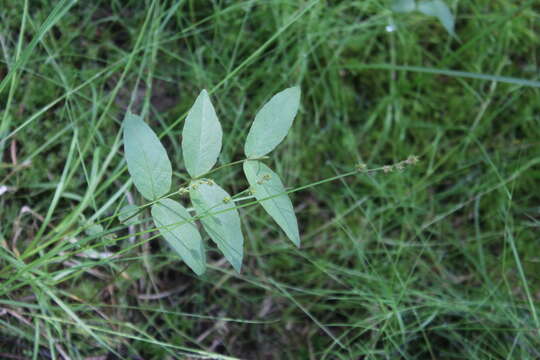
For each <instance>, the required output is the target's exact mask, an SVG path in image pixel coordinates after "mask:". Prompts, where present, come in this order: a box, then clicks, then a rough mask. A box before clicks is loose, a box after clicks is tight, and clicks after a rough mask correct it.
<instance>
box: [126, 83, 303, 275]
mask: <svg viewBox="0 0 540 360" xmlns="http://www.w3.org/2000/svg"><path fill="white" fill-rule="evenodd" d="M299 105H300V88H299V87H292V88H288V89H286V90H283V91H281V92H280V93H278V94H276V95H274V96H273V97H272V98H271V99H270V101H268V102H267V103H266V104H265V105H264V106H263V107H262V108H261V109H260V111H259V112H258V113H257V115H256V116H255V120H254V121H253V124H252V126H251V129H250V131H249V133H248V136H247V139H246V143H245V147H244V153H245V155H246V159H244V160H242V161H241V162H242V163H243V167H244V173H245V176H246V178H247V181H248V183H249V185H250V188H249V189H248V191H249V192H250V193H251V194H252V195H253V197H255V199H257V201H258V202H259V203H260V204H261V205H262V207H263V208H264V209H265V210H266V212H267V213H268V214H269V215H270V216H271V217H272V218H273V219H274V220H275V221H276V222H277V224H278V225H279V226H280V227H281V229H283V231H284V232H285V234H286V235H287V237H288V238H289V239H290V240H291V241H292V242H293V243H294V244H295V245H296V246H300V235H299V231H298V222H297V219H296V216H295V213H294V209H293V206H292V202H291V200H290V199H289V197H288V195H287V193H286V190H285V187H284V186H283V183H282V182H281V179H280V178H279V176H278V175H277V174H276V173H275V172H273V171H272V170H271V169H270V168H269V167H268V166H266V165H265V164H264V163H262V162H261V160H263V159H265V158H267V156H266V155H267V154H268V153H270V152H271V151H272V150H273V149H274V148H275V147H276V146H277V145H279V143H281V141H282V140H283V139H284V138H285V136H286V135H287V133H288V131H289V129H290V127H291V125H292V123H293V120H294V118H295V116H296V113H297V111H298V107H299ZM222 136H223V132H222V130H221V125H220V123H219V120H218V117H217V115H216V112H215V110H214V107H213V106H212V102H211V101H210V97H209V95H208V92H207V91H206V90H203V91H202V92H201V93H200V95H199V96H198V97H197V99H196V100H195V103H194V104H193V106H192V108H191V110H190V111H189V113H188V115H187V118H186V120H185V123H184V129H183V132H182V152H183V158H184V163H185V166H186V169H187V172H188V174H189V176H190V177H191V181H190V182H189V183H188V184H186V186H183V187H181V188H180V189H179V190H177V191H174V192H172V193H171V192H170V190H171V183H172V165H171V161H170V160H169V157H168V155H167V152H166V150H165V148H164V147H163V145H162V144H161V142H160V141H159V138H158V136H157V135H156V134H155V133H154V132H153V131H152V129H151V128H150V127H149V126H148V125H147V124H146V123H145V122H144V121H143V120H142V118H141V117H140V116H137V115H135V114H132V113H131V112H128V113H127V114H126V117H125V120H124V148H125V157H126V161H127V165H128V170H129V173H130V175H131V178H132V179H133V183H134V184H135V187H136V188H137V190H138V191H139V192H140V193H141V195H142V196H143V197H144V198H145V199H147V200H149V201H150V202H151V203H150V204H149V205H151V214H152V218H153V221H154V223H155V225H156V227H157V228H158V229H159V231H160V233H161V235H162V236H163V237H164V238H165V240H166V241H167V243H168V244H169V245H170V246H171V248H172V249H173V250H174V251H175V252H176V253H177V254H178V255H179V256H180V257H181V258H182V259H183V260H184V261H185V263H186V264H187V265H188V266H189V267H190V268H191V269H192V270H193V271H194V272H195V273H196V274H197V275H201V274H203V273H204V272H205V269H206V257H205V247H204V244H203V240H202V237H201V235H200V233H199V230H198V228H197V226H196V224H195V220H200V221H201V223H202V225H203V227H204V229H205V230H206V232H207V233H208V235H209V236H210V238H211V239H212V240H213V241H214V242H215V243H216V245H217V246H218V248H219V249H220V250H221V252H222V253H223V254H224V255H225V258H226V259H227V261H228V262H229V263H231V265H232V266H233V267H234V269H235V270H236V271H237V272H240V270H241V267H242V258H243V245H244V238H243V235H242V231H241V228H240V216H239V214H238V211H237V209H236V205H235V201H234V198H235V197H236V196H231V195H229V194H228V193H227V191H225V190H224V189H223V188H221V187H220V186H219V185H217V184H216V183H215V182H214V180H212V179H210V178H209V177H208V175H210V174H211V173H212V172H213V171H215V170H216V169H214V170H212V168H213V167H214V165H215V164H216V162H217V159H218V156H219V154H220V151H221V143H222ZM237 163H239V162H235V163H230V164H227V165H223V166H221V167H220V168H223V167H225V166H230V165H233V164H237ZM182 194H189V197H190V199H191V203H192V205H193V208H194V210H195V213H196V216H195V217H194V216H191V215H190V214H189V211H188V210H187V209H186V208H185V207H184V206H183V205H182V204H181V203H180V202H178V201H175V200H172V199H170V197H172V196H174V195H182ZM137 212H138V211H137V207H134V206H129V207H125V208H123V209H122V210H121V211H120V216H119V218H120V220H121V221H123V222H124V223H127V222H129V221H133V220H134V218H135V216H136V215H137Z"/></svg>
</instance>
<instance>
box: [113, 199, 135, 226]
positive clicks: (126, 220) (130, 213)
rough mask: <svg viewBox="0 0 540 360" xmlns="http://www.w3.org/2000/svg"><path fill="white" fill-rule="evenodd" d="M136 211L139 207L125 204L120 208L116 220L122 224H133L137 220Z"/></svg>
mask: <svg viewBox="0 0 540 360" xmlns="http://www.w3.org/2000/svg"><path fill="white" fill-rule="evenodd" d="M138 211H139V208H138V207H137V206H136V205H131V204H130V205H126V206H124V207H123V208H121V209H120V212H119V214H118V220H120V222H121V223H122V224H126V225H134V224H136V223H137V222H139V215H138V214H137V212H138Z"/></svg>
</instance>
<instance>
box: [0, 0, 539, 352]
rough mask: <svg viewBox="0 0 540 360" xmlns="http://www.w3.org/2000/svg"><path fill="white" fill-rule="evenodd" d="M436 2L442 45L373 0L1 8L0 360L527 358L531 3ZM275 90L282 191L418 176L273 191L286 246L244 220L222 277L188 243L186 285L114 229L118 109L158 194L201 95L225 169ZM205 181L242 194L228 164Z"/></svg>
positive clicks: (170, 260) (532, 269)
mask: <svg viewBox="0 0 540 360" xmlns="http://www.w3.org/2000/svg"><path fill="white" fill-rule="evenodd" d="M446 2H447V4H448V5H449V6H450V8H451V9H452V12H453V13H454V14H455V16H456V33H457V35H458V36H459V39H454V38H451V37H449V36H448V34H447V33H446V32H445V30H444V28H443V27H442V26H441V25H440V24H439V23H438V22H437V20H436V19H435V18H433V17H428V16H424V15H422V14H417V13H414V14H395V13H392V12H391V11H390V9H389V3H388V2H385V1H383V0H364V1H323V0H310V1H304V0H298V1H291V0H273V1H262V0H253V1H217V0H214V1H195V0H185V1H182V0H170V1H167V0H145V1H138V0H137V1H135V0H132V1H128V0H124V1H120V0H116V1H115V0H113V1H94V2H75V1H70V0H59V1H49V0H41V1H38V0H25V1H19V0H4V1H2V3H1V11H0V19H1V21H0V49H1V54H2V55H1V59H0V79H1V80H0V104H1V106H0V110H1V112H0V136H1V137H0V139H1V140H0V150H1V154H2V155H1V156H2V157H1V164H0V186H1V189H2V191H1V192H2V194H1V195H0V358H2V359H176V358H199V357H202V358H212V359H214V358H215V359H218V358H240V359H452V358H460V359H537V358H540V350H539V349H540V321H539V312H540V276H539V274H540V243H539V236H538V234H539V230H538V229H539V226H540V222H539V221H540V202H539V201H540V189H539V184H540V170H539V169H540V167H539V163H540V111H539V110H540V109H539V108H540V102H539V101H538V96H539V89H538V88H539V84H538V83H535V82H534V81H533V82H524V81H522V80H536V79H538V77H539V75H540V69H539V66H540V65H539V58H538V56H539V55H540V54H539V49H540V48H539V44H540V38H539V37H538V32H539V30H540V26H539V25H540V15H539V11H540V2H539V1H538V0H535V1H519V2H517V1H511V0H489V1H488V0H480V1H474V2H473V1H464V0H447V1H446ZM388 25H394V26H395V27H396V31H394V32H388V31H387V29H386V27H387V26H388ZM404 66H415V67H419V68H408V67H404ZM443 69H452V70H459V71H464V72H467V73H472V74H477V75H480V76H481V77H483V78H482V79H475V78H468V77H464V76H462V75H463V74H457V73H444V72H441V71H440V70H443ZM502 76H505V77H511V78H512V79H510V81H501V80H504V79H503V78H501V77H502ZM295 84H300V86H301V87H302V91H303V93H302V107H301V110H300V112H299V115H298V116H297V118H296V120H295V124H294V126H293V129H292V130H291V132H290V133H289V136H288V137H287V138H286V140H285V142H284V143H283V144H282V145H280V146H279V148H278V149H277V151H276V152H274V153H273V159H272V160H271V163H272V166H273V167H274V168H275V169H276V171H277V172H278V173H279V174H281V175H282V177H283V179H284V182H285V183H286V184H287V185H288V186H290V187H291V188H296V187H300V186H302V185H305V184H308V183H311V182H314V181H317V180H320V179H324V178H328V177H331V176H335V175H337V174H339V173H344V172H347V171H350V170H352V169H354V168H355V166H356V165H357V164H358V163H365V164H367V166H368V167H370V168H372V167H378V166H382V165H385V164H391V163H395V162H397V161H401V160H404V159H406V158H407V157H408V156H409V155H413V154H414V155H418V156H419V157H420V162H419V163H418V164H417V165H416V166H414V167H408V168H407V169H406V170H405V171H394V172H391V173H377V174H375V175H369V176H367V175H362V174H359V175H357V176H353V177H348V178H344V179H342V180H340V181H336V182H333V183H327V184H324V185H321V186H317V187H313V188H310V189H308V190H304V191H299V192H297V193H294V194H293V195H292V197H293V202H294V204H295V206H296V210H297V214H298V217H299V222H300V226H301V233H302V247H301V248H300V249H295V248H294V247H293V246H292V244H291V243H290V242H289V241H288V240H287V239H286V238H285V236H284V235H283V233H281V231H279V230H278V228H277V226H276V225H275V224H274V223H273V222H272V221H271V220H270V219H269V217H268V216H267V215H266V214H265V213H264V212H263V211H262V210H261V209H260V208H257V207H247V208H244V209H243V210H242V211H241V214H242V215H243V226H244V234H245V236H246V245H245V260H244V268H243V271H242V274H241V275H238V274H236V273H234V272H233V271H232V269H231V268H230V267H229V266H228V265H227V264H225V263H224V262H223V261H222V256H221V255H220V254H219V253H217V251H215V249H214V247H213V245H211V244H210V242H208V244H209V247H210V253H209V260H210V263H211V266H210V269H209V270H208V271H207V273H206V274H205V275H204V276H203V277H201V278H197V277H195V276H194V274H193V273H192V272H191V271H190V270H189V269H188V268H187V267H186V265H184V264H183V263H181V261H179V259H178V258H177V257H176V256H175V255H174V254H172V253H171V252H170V251H169V249H168V248H167V247H166V246H165V245H164V243H163V241H162V240H161V239H158V238H154V239H152V238H151V237H153V236H154V235H155V234H154V232H144V229H151V228H152V226H151V225H150V223H149V222H148V221H145V222H143V224H142V225H140V226H133V227H131V228H126V227H124V226H121V225H120V224H119V223H118V221H117V220H116V219H115V217H114V215H115V214H116V213H117V212H118V209H120V208H121V207H122V206H124V205H125V204H127V203H129V202H131V203H135V204H139V205H140V204H143V200H142V199H141V198H139V195H138V194H137V193H136V192H135V191H132V190H133V189H132V187H131V186H130V184H129V183H128V182H127V181H128V174H127V171H126V167H125V162H124V160H123V147H122V144H121V141H120V140H121V136H120V133H121V132H120V123H121V120H122V117H123V114H124V112H125V109H126V107H127V106H128V104H132V107H133V109H134V110H136V111H140V112H141V113H142V114H144V116H145V118H146V120H147V121H148V122H149V124H151V126H152V127H153V128H154V129H155V130H156V131H157V132H158V133H160V134H161V135H162V136H163V138H162V141H163V142H164V143H165V145H166V147H167V149H168V150H169V156H170V158H171V160H172V161H173V164H174V167H175V168H174V171H175V178H174V182H175V184H176V186H179V185H180V184H181V183H182V182H183V181H184V180H186V179H187V178H186V172H185V169H184V167H183V163H182V160H181V159H182V154H181V147H180V142H181V130H182V120H183V117H184V115H185V114H186V111H187V110H188V109H189V108H190V106H191V104H192V103H193V101H194V99H195V97H196V95H197V94H198V93H199V91H200V90H201V89H202V88H206V89H208V90H209V91H210V92H211V93H212V101H213V102H214V106H215V107H216V110H217V113H218V115H219V117H220V120H221V123H222V126H223V128H224V147H223V152H222V155H221V157H220V163H222V164H225V163H228V162H230V161H235V160H239V159H241V158H242V149H243V142H244V139H245V136H246V134H247V130H248V129H249V125H250V123H251V120H252V119H253V117H254V114H255V113H256V111H257V110H258V109H259V108H260V106H262V104H263V103H264V102H265V101H267V100H268V99H269V98H270V97H271V96H272V95H273V94H274V93H276V92H277V91H279V90H281V89H284V88H286V87H288V86H292V85H295ZM216 180H218V181H219V182H220V183H221V184H223V185H224V187H225V188H226V189H227V190H228V191H230V192H232V193H236V192H239V191H241V190H243V189H245V187H246V181H245V180H244V179H243V177H242V174H241V171H240V168H239V167H233V168H227V169H226V170H223V171H221V172H219V173H217V174H216ZM97 223H99V224H100V225H101V226H102V228H98V229H97V231H94V230H92V229H93V228H95V227H92V226H90V227H89V224H97ZM134 234H138V235H134Z"/></svg>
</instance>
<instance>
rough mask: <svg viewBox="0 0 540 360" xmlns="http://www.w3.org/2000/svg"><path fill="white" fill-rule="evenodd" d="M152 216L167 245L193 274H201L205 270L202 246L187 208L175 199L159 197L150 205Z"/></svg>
mask: <svg viewBox="0 0 540 360" xmlns="http://www.w3.org/2000/svg"><path fill="white" fill-rule="evenodd" d="M152 218H153V219H154V223H155V224H156V227H157V228H158V230H159V232H160V233H161V235H162V236H163V237H164V238H165V240H167V243H168V244H169V246H170V247H171V248H172V249H173V250H174V251H176V252H177V253H178V255H180V257H181V258H182V260H184V261H185V263H186V264H187V265H188V266H189V267H190V268H191V270H193V271H194V272H195V274H197V275H201V274H203V273H204V271H205V270H206V258H205V254H204V246H203V243H202V239H201V235H200V234H199V230H197V226H196V225H195V224H194V222H193V218H192V217H191V216H190V215H189V213H188V212H187V210H186V209H185V208H184V207H183V206H182V205H181V204H179V203H177V202H176V201H173V200H171V199H161V200H159V202H157V203H156V204H154V205H152Z"/></svg>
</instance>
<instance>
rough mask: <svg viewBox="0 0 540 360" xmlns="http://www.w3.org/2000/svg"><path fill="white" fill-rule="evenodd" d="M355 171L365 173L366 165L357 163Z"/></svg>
mask: <svg viewBox="0 0 540 360" xmlns="http://www.w3.org/2000/svg"><path fill="white" fill-rule="evenodd" d="M355 168H356V171H366V169H367V165H366V164H364V163H359V164H357V165H356V167H355Z"/></svg>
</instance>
